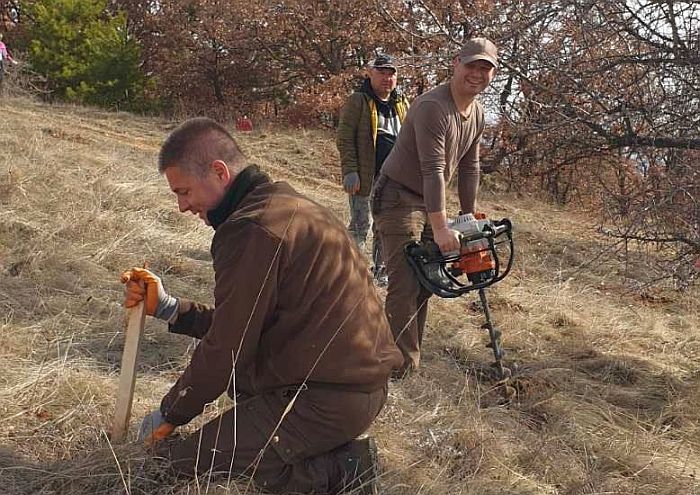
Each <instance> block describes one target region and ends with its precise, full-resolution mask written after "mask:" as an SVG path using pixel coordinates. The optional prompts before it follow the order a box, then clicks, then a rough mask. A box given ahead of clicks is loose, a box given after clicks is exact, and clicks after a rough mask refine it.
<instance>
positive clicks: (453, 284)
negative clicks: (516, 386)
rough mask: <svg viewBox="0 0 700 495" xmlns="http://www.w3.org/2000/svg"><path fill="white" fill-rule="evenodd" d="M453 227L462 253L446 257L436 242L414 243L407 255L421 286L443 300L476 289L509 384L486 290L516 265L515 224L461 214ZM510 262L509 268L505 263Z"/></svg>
mask: <svg viewBox="0 0 700 495" xmlns="http://www.w3.org/2000/svg"><path fill="white" fill-rule="evenodd" d="M449 227H450V228H451V229H453V230H456V231H457V232H459V234H460V250H459V252H455V253H448V254H446V255H443V254H442V253H441V252H440V248H438V245H437V244H436V243H435V242H434V241H432V240H424V241H421V242H412V243H409V244H408V245H406V247H405V249H404V253H405V255H406V259H407V260H408V263H409V264H410V265H411V267H412V268H413V270H414V272H415V274H416V277H417V278H418V281H419V282H420V284H421V285H422V286H423V287H425V288H426V289H427V290H429V291H430V292H432V293H433V294H435V295H436V296H439V297H446V298H453V297H459V296H461V295H464V294H466V293H467V292H471V291H474V290H478V291H479V298H480V299H481V305H482V307H483V310H484V316H485V317H486V322H485V323H484V324H483V325H482V326H481V328H483V329H485V330H488V332H489V338H490V340H491V341H490V343H489V344H487V347H491V349H492V350H493V355H494V357H495V358H496V362H495V363H494V364H493V366H494V367H495V368H496V372H497V374H498V379H499V381H500V382H505V381H506V380H508V378H510V376H511V371H510V369H509V368H507V367H505V366H504V365H503V358H504V356H505V352H504V350H503V347H502V346H501V331H500V330H498V329H497V328H495V327H494V326H493V322H492V321H491V312H490V310H489V305H488V302H487V300H486V288H487V287H490V286H491V285H493V284H495V283H496V282H499V281H501V280H503V278H504V277H505V276H506V275H508V272H510V269H511V267H512V266H513V255H514V249H513V225H512V224H511V222H510V220H508V219H507V218H504V219H502V220H487V219H486V217H485V216H484V215H483V214H479V213H477V214H476V216H475V215H472V214H471V213H468V214H466V215H459V216H458V217H457V218H456V219H454V220H453V221H452V222H450V223H449ZM504 260H507V261H506V263H505V266H504V264H503V261H504Z"/></svg>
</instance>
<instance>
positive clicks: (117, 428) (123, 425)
mask: <svg viewBox="0 0 700 495" xmlns="http://www.w3.org/2000/svg"><path fill="white" fill-rule="evenodd" d="M126 315H127V325H126V336H125V339H124V353H123V354H122V370H121V372H120V374H119V390H118V392H117V406H116V408H115V410H114V423H113V424H112V441H115V442H121V441H122V440H124V438H126V433H127V432H128V431H129V418H130V417H131V402H132V400H133V398H134V386H135V385H136V361H137V358H138V355H139V344H140V343H141V334H142V333H143V325H144V323H145V321H146V310H145V305H144V304H143V302H141V303H139V305H138V306H135V307H133V308H128V309H127V310H126Z"/></svg>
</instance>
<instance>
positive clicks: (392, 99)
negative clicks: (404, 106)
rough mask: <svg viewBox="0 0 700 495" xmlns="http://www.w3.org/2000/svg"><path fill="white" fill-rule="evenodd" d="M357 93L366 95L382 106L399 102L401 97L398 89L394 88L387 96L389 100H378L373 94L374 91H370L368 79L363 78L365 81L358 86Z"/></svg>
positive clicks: (370, 85) (370, 86)
mask: <svg viewBox="0 0 700 495" xmlns="http://www.w3.org/2000/svg"><path fill="white" fill-rule="evenodd" d="M358 91H359V92H360V93H364V94H366V95H367V96H369V97H370V98H372V99H373V100H374V101H376V102H377V103H379V104H384V105H386V104H387V103H392V104H396V103H397V102H398V101H399V98H400V97H401V93H400V92H399V89H398V88H394V89H393V90H392V91H391V93H390V94H389V99H388V100H387V101H384V100H380V99H379V97H377V95H376V94H375V93H374V90H373V89H372V84H371V83H370V80H369V77H367V78H365V80H364V81H362V85H361V86H360V88H359V90H358Z"/></svg>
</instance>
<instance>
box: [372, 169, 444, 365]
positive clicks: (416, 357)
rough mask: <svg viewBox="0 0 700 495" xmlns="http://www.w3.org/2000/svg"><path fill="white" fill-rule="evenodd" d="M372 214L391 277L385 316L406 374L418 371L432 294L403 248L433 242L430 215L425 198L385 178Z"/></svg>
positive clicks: (375, 192)
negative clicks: (423, 284) (419, 278)
mask: <svg viewBox="0 0 700 495" xmlns="http://www.w3.org/2000/svg"><path fill="white" fill-rule="evenodd" d="M372 213H373V215H374V219H375V222H376V223H377V230H378V232H379V237H380V238H381V240H382V246H383V247H384V258H385V260H386V269H387V274H388V276H389V285H388V287H387V294H386V301H385V305H384V307H385V311H386V316H387V318H388V320H389V326H390V327H391V331H392V333H393V335H394V340H395V341H396V345H397V347H398V348H399V349H400V350H401V353H402V354H403V357H404V364H403V370H408V369H411V368H417V367H418V365H419V364H420V347H421V343H422V341H423V331H424V329H425V322H426V319H427V316H428V299H429V298H430V295H431V294H430V292H429V291H428V290H426V289H425V288H423V286H421V285H420V283H419V282H418V279H417V278H416V276H415V274H414V273H413V270H412V269H411V267H410V265H409V264H408V262H407V261H406V258H405V256H404V247H405V246H406V244H408V243H409V242H411V241H420V240H422V239H426V238H428V239H432V237H433V234H432V230H431V229H430V223H429V222H428V215H427V213H426V210H425V205H424V202H423V198H422V197H420V196H419V195H417V194H415V193H414V192H413V191H410V190H408V189H406V188H405V187H404V186H402V185H400V184H398V183H396V182H394V181H392V180H391V179H389V178H387V177H386V176H384V175H380V176H379V178H378V179H377V181H376V182H375V185H374V189H373V192H372Z"/></svg>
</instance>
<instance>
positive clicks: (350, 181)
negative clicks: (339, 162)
mask: <svg viewBox="0 0 700 495" xmlns="http://www.w3.org/2000/svg"><path fill="white" fill-rule="evenodd" d="M343 189H345V192H346V193H348V194H357V192H358V191H359V190H360V175H359V174H358V173H357V172H350V173H349V174H345V177H344V178H343Z"/></svg>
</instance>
